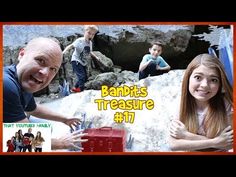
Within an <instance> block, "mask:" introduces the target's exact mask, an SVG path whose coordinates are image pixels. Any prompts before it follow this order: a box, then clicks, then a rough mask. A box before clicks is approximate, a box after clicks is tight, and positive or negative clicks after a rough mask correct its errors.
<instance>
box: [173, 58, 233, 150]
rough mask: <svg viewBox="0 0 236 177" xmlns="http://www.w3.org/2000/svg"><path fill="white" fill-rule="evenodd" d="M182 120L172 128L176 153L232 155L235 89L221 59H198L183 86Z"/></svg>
mask: <svg viewBox="0 0 236 177" xmlns="http://www.w3.org/2000/svg"><path fill="white" fill-rule="evenodd" d="M181 94H182V95H181V102H180V111H179V116H178V119H176V120H173V121H172V122H171V126H170V148H171V150H173V151H228V150H229V149H231V148H232V146H233V128H232V125H233V122H232V118H233V99H232V87H231V85H230V83H229V81H228V79H227V77H226V74H225V71H224V68H223V65H222V64H221V62H220V60H219V59H218V58H215V57H214V56H211V55H209V54H200V55H198V56H196V57H195V58H194V59H193V60H192V62H191V63H190V64H189V65H188V67H187V69H186V71H185V75H184V78H183V83H182V93H181Z"/></svg>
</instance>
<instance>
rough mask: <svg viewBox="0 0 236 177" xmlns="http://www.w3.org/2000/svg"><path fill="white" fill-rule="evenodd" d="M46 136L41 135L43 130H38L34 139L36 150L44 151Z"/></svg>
mask: <svg viewBox="0 0 236 177" xmlns="http://www.w3.org/2000/svg"><path fill="white" fill-rule="evenodd" d="M44 141H45V140H44V138H43V137H42V136H41V132H40V131H38V132H37V135H36V137H35V139H34V140H33V143H32V144H33V146H34V151H35V152H42V149H43V142H44Z"/></svg>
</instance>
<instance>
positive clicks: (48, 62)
mask: <svg viewBox="0 0 236 177" xmlns="http://www.w3.org/2000/svg"><path fill="white" fill-rule="evenodd" d="M61 62H62V53H61V50H60V48H59V46H57V45H55V44H53V43H52V42H49V41H42V42H41V41H39V42H38V43H35V44H33V45H31V46H30V47H28V48H26V49H23V50H21V51H20V53H19V63H18V65H17V74H18V79H19V82H20V84H21V85H22V88H23V89H24V90H25V91H27V92H30V93H34V92H37V91H39V90H41V89H43V88H45V87H46V86H48V85H49V83H50V82H51V81H52V79H53V78H54V76H55V75H56V73H57V71H58V69H59V68H60V65H61Z"/></svg>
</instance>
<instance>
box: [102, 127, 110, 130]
mask: <svg viewBox="0 0 236 177" xmlns="http://www.w3.org/2000/svg"><path fill="white" fill-rule="evenodd" d="M99 130H112V127H101V128H99Z"/></svg>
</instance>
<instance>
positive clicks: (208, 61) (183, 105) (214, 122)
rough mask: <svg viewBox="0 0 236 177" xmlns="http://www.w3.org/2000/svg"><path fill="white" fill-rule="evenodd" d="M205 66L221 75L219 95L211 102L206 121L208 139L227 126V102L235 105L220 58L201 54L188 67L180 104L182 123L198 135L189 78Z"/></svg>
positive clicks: (205, 128)
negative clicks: (194, 71) (197, 69)
mask: <svg viewBox="0 0 236 177" xmlns="http://www.w3.org/2000/svg"><path fill="white" fill-rule="evenodd" d="M200 65H204V66H206V67H208V68H211V69H215V70H216V71H217V73H218V75H219V80H220V86H219V90H218V92H217V94H216V95H215V96H214V97H213V98H211V99H210V100H209V105H208V111H207V113H206V117H205V119H204V130H205V132H206V136H207V137H208V138H213V137H215V136H217V135H219V133H220V132H221V131H222V130H223V129H224V128H225V127H226V126H227V113H226V107H225V101H227V103H228V104H230V105H231V106H232V105H233V97H232V94H233V93H232V92H233V91H232V87H231V85H230V83H229V81H228V79H227V77H226V74H225V71H224V67H223V65H222V64H221V62H220V61H219V59H218V58H216V57H214V56H212V55H209V54H200V55H198V56H196V57H195V58H194V59H193V60H192V61H191V63H190V64H189V65H188V67H187V69H186V71H185V74H184V77H183V82H182V93H181V102H180V114H179V115H180V121H182V122H183V123H184V124H185V126H186V128H187V130H188V131H190V132H192V133H195V134H196V133H197V131H198V128H199V125H198V119H197V112H196V102H195V98H194V97H193V96H192V95H191V94H190V92H189V89H188V88H189V78H190V75H191V74H192V72H193V70H194V69H196V68H197V67H199V66H200Z"/></svg>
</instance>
